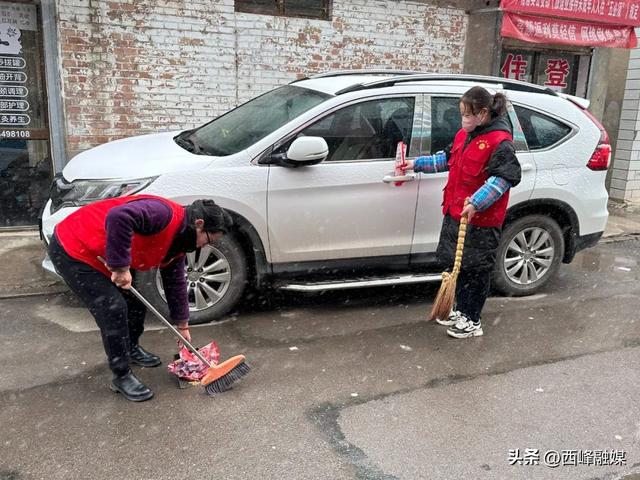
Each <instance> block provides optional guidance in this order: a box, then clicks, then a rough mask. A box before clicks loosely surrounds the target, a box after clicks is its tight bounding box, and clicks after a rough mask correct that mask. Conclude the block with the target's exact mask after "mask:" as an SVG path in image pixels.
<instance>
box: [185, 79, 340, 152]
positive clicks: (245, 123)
mask: <svg viewBox="0 0 640 480" xmlns="http://www.w3.org/2000/svg"><path fill="white" fill-rule="evenodd" d="M328 98H330V95H327V94H326V93H322V92H317V91H315V90H309V89H306V88H301V87H297V86H295V85H286V86H284V87H280V88H277V89H275V90H272V91H270V92H268V93H265V94H264V95H260V96H259V97H256V98H254V99H253V100H250V101H248V102H247V103H244V104H242V105H240V106H239V107H237V108H234V109H233V110H230V111H229V112H227V113H225V114H224V115H222V116H221V117H218V118H216V119H215V120H213V121H212V122H209V123H207V124H206V125H204V126H202V127H200V128H198V129H196V130H195V131H194V132H193V133H192V134H191V136H190V140H191V141H192V142H194V143H195V144H197V145H198V147H199V148H200V149H201V150H202V151H203V152H204V153H206V154H209V155H220V156H223V155H231V154H234V153H237V152H239V151H241V150H244V149H245V148H248V147H250V146H251V145H253V144H254V143H255V142H257V141H258V140H262V139H263V138H264V137H266V136H267V135H269V134H270V133H272V132H274V131H275V130H277V129H278V128H280V127H281V126H283V125H284V124H286V123H288V122H290V121H291V120H293V119H294V118H296V117H298V116H299V115H302V114H303V113H304V112H306V111H307V110H310V109H311V108H313V107H315V106H316V105H318V104H320V103H322V102H324V101H325V100H326V99H328Z"/></svg>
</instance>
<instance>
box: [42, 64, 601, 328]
mask: <svg viewBox="0 0 640 480" xmlns="http://www.w3.org/2000/svg"><path fill="white" fill-rule="evenodd" d="M474 85H482V86H484V87H485V88H487V89H489V90H490V91H494V92H495V91H498V90H499V91H504V92H505V93H506V94H507V97H508V99H509V101H510V103H509V106H508V111H509V118H510V120H511V123H512V125H513V131H514V142H515V145H516V148H517V156H518V159H519V161H520V164H521V166H522V182H521V183H520V184H519V185H518V186H517V187H516V188H514V189H513V191H512V193H511V198H510V203H509V210H508V215H507V219H506V223H505V227H504V233H503V237H502V243H501V246H500V249H499V252H498V261H497V266H496V270H495V275H494V288H495V289H497V290H498V291H500V292H502V293H503V294H507V295H527V294H531V293H534V292H537V291H538V290H540V289H541V288H543V286H544V285H545V284H546V283H547V282H548V281H549V279H550V278H551V277H552V276H553V275H554V274H555V273H556V272H557V270H558V268H559V266H560V263H561V262H565V263H568V262H570V261H571V260H572V259H573V257H574V255H575V253H576V252H577V251H578V250H580V249H583V248H585V247H588V246H591V245H594V244H595V243H596V242H597V241H598V239H599V238H600V236H601V235H602V232H603V230H604V228H605V224H606V222H607V217H608V213H607V197H608V196H607V191H606V189H605V174H606V171H605V170H606V169H607V167H608V162H609V156H610V147H609V145H608V136H607V133H606V132H605V131H604V129H603V128H602V126H601V125H600V124H599V123H598V122H597V121H596V120H595V118H593V116H592V115H591V114H590V113H589V112H588V111H587V110H586V108H587V106H588V102H587V101H586V100H583V99H578V98H575V97H569V96H567V95H562V94H557V93H555V92H554V91H552V90H549V89H545V88H542V87H540V86H537V85H533V84H528V83H523V82H517V81H511V80H507V79H503V78H494V77H484V76H483V77H481V76H470V75H437V74H418V73H415V72H393V71H359V72H353V71H349V72H332V73H327V74H323V75H317V76H314V77H311V78H305V79H302V80H297V81H295V82H292V83H290V84H289V85H285V86H282V87H279V88H276V89H275V90H273V91H270V92H268V93H266V94H264V95H261V96H259V97H257V98H255V99H253V100H251V101H249V102H247V103H245V104H243V105H241V106H239V107H237V108H235V109H233V110H231V111H229V112H227V113H226V114H224V115H222V116H220V117H218V118H216V119H215V120H212V121H211V122H209V123H207V124H205V125H203V126H201V127H199V128H196V129H193V130H187V131H184V132H168V133H159V134H153V135H145V136H140V137H134V138H129V139H124V140H118V141H114V142H110V143H107V144H104V145H101V146H99V147H96V148H93V149H91V150H88V151H86V152H83V153H81V154H79V155H77V156H76V157H75V158H73V159H72V160H71V161H70V162H69V163H68V165H67V166H66V167H65V168H64V171H63V172H62V176H59V177H58V178H56V180H55V181H54V184H53V186H52V189H51V199H50V200H49V201H48V203H47V205H46V206H45V209H44V213H43V217H42V234H43V238H44V239H45V240H47V239H48V238H50V236H51V234H52V232H53V228H54V226H55V224H56V223H57V222H59V221H60V220H61V219H63V218H64V217H66V216H67V215H68V214H69V213H71V212H72V211H73V210H74V209H76V208H78V207H79V206H81V205H84V204H87V203H90V202H92V201H96V200H100V199H104V198H109V197H113V196H118V195H123V194H131V193H142V192H144V193H147V194H155V195H161V196H164V197H168V198H170V199H173V200H175V201H177V202H179V203H182V204H188V203H190V202H191V201H193V200H194V199H197V198H212V199H213V200H215V201H216V202H218V203H219V204H220V205H222V206H223V207H225V208H226V209H228V210H229V211H230V212H231V214H232V215H233V216H234V218H235V220H236V224H237V226H238V227H239V228H238V230H237V231H236V232H235V233H234V234H233V235H228V236H226V237H225V238H224V239H223V240H221V241H220V242H219V243H218V244H216V245H215V246H211V247H206V248H204V249H202V251H199V252H197V253H194V254H191V255H189V256H188V259H187V260H188V261H187V266H186V272H185V274H186V275H187V277H188V279H189V282H188V288H189V298H190V302H191V309H192V312H191V313H192V321H193V322H195V323H198V322H204V321H209V320H213V319H216V318H219V317H220V316H222V315H224V314H225V313H226V312H227V311H228V310H229V309H230V308H232V307H233V306H234V304H236V302H237V301H238V300H239V299H240V297H241V295H242V293H243V291H244V289H245V287H246V286H247V284H253V285H255V286H256V287H257V288H265V287H268V286H270V287H275V288H282V289H288V290H298V291H319V290H330V289H338V288H353V287H359V286H371V285H386V284H397V283H416V282H426V281H439V280H440V275H439V273H440V272H439V268H438V267H436V261H435V260H436V259H435V256H434V251H435V248H436V245H437V243H438V235H439V232H440V224H441V221H442V213H441V203H442V188H443V187H444V184H445V181H446V177H447V173H440V174H432V175H427V174H418V175H416V174H408V175H406V176H403V177H394V176H393V175H394V174H393V171H394V157H395V149H396V144H397V142H398V141H399V140H404V142H405V143H407V145H408V150H407V156H408V157H409V158H413V157H417V156H419V155H425V154H430V153H434V152H436V151H438V150H440V149H443V148H444V147H446V146H447V144H449V143H450V142H451V141H452V139H453V137H454V135H455V133H456V132H457V130H458V129H459V128H460V113H459V109H458V103H459V98H460V96H461V95H462V94H463V93H464V92H465V91H466V90H468V89H469V88H470V87H472V86H474ZM44 265H45V267H47V268H48V269H50V270H52V268H51V265H50V262H48V261H47V259H45V262H44ZM141 273H142V275H141V277H139V278H138V283H139V285H140V287H141V289H142V290H143V291H144V293H146V294H147V296H148V297H149V298H150V299H151V300H152V301H153V302H155V303H157V304H158V305H159V306H162V304H163V301H162V298H163V291H162V284H161V280H160V276H159V274H157V272H155V271H151V272H141Z"/></svg>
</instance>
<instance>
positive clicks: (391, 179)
mask: <svg viewBox="0 0 640 480" xmlns="http://www.w3.org/2000/svg"><path fill="white" fill-rule="evenodd" d="M417 177H418V174H417V173H413V172H412V173H407V174H406V175H399V176H397V177H395V176H393V175H385V176H384V177H382V181H383V182H384V183H395V182H413V181H414V180H415V179H416V178H417Z"/></svg>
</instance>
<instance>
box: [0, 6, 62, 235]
mask: <svg viewBox="0 0 640 480" xmlns="http://www.w3.org/2000/svg"><path fill="white" fill-rule="evenodd" d="M41 25H42V22H41V12H40V7H39V5H36V4H32V3H24V2H19V3H18V2H1V1H0V228H7V227H24V226H32V225H37V223H38V215H39V213H40V211H41V209H42V207H43V205H44V202H45V201H46V198H47V194H48V188H49V185H50V183H51V178H52V172H53V163H52V160H51V152H50V141H49V140H50V138H49V126H48V112H47V95H46V82H45V72H44V53H43V39H42V31H41V28H40V26H41Z"/></svg>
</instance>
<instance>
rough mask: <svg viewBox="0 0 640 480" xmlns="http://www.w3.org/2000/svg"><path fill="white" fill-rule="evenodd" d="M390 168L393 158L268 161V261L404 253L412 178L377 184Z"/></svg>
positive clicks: (408, 234)
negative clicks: (298, 163) (293, 163)
mask: <svg viewBox="0 0 640 480" xmlns="http://www.w3.org/2000/svg"><path fill="white" fill-rule="evenodd" d="M393 168H394V162H393V161H370V162H367V161H362V162H325V163H322V164H319V165H314V166H311V167H302V168H295V169H291V168H282V167H278V166H272V167H271V173H270V176H269V202H268V203H269V240H270V242H269V243H270V245H271V255H272V260H273V262H274V263H279V262H291V261H311V260H322V259H337V258H357V257H373V256H380V255H408V254H409V252H410V249H411V237H412V233H413V223H414V215H415V205H416V200H417V191H418V190H417V182H415V181H410V182H405V183H404V184H403V185H401V186H395V185H394V184H393V183H383V182H382V178H383V177H384V176H385V175H388V174H390V173H392V172H393Z"/></svg>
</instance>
